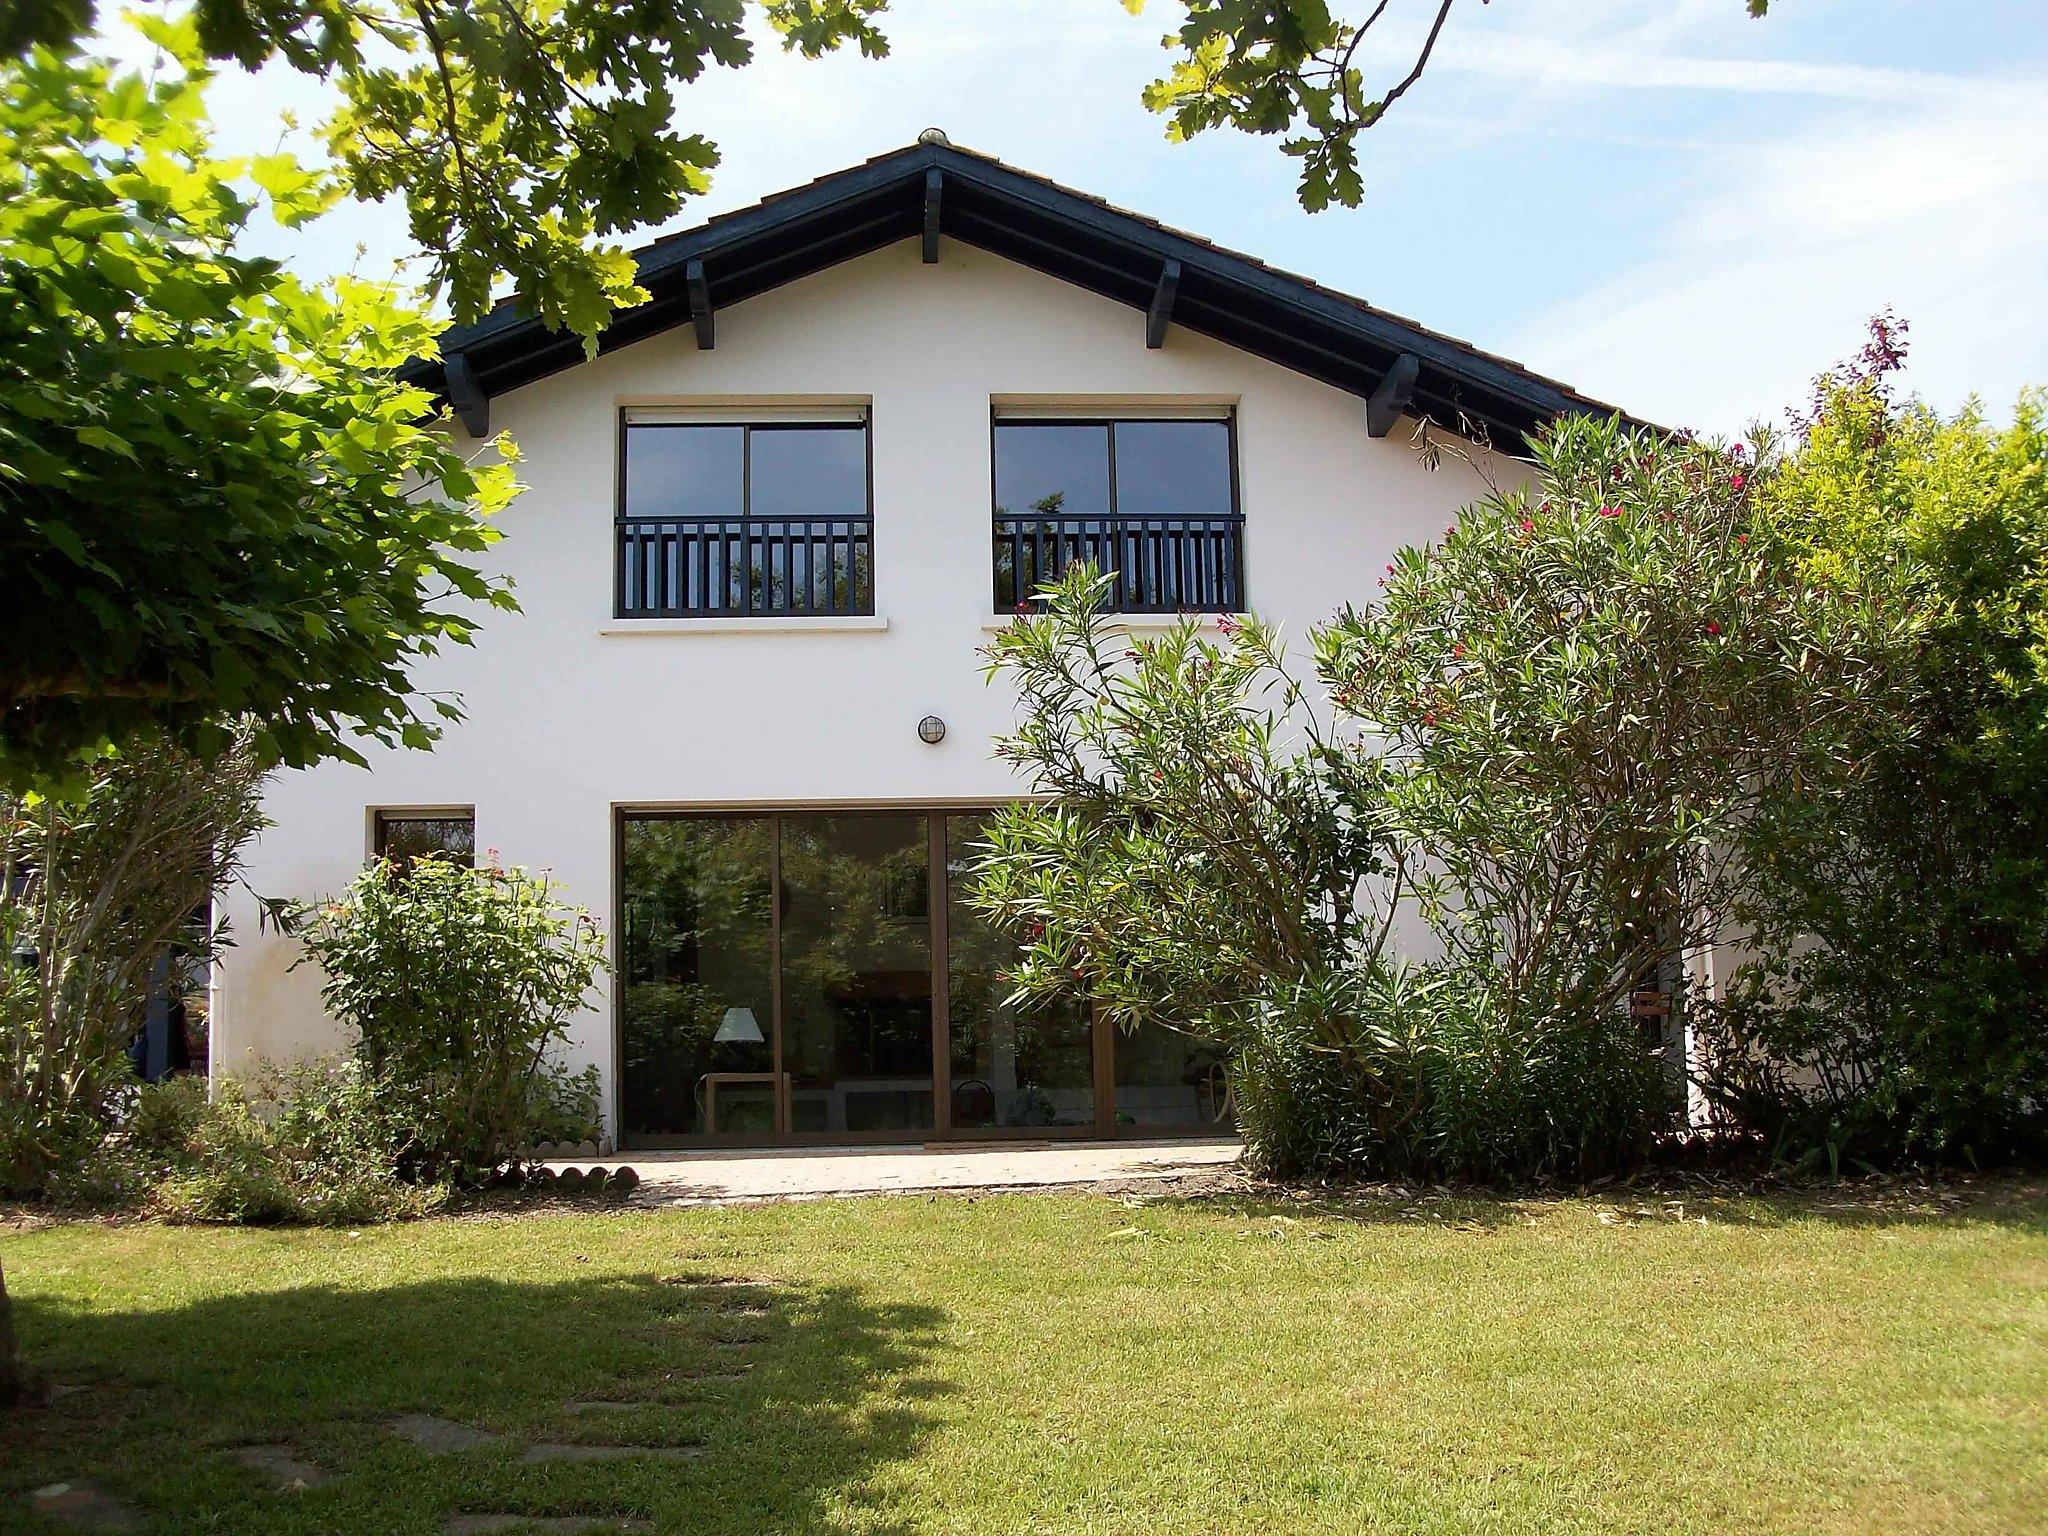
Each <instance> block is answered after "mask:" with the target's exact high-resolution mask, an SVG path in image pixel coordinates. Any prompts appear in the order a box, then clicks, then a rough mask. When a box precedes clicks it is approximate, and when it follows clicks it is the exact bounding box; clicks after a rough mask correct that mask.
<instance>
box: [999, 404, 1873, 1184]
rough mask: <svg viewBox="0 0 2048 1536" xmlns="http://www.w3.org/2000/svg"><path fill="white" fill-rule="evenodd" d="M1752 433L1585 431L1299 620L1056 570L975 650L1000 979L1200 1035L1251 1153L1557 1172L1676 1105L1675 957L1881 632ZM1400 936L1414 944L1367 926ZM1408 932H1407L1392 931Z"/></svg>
mask: <svg viewBox="0 0 2048 1536" xmlns="http://www.w3.org/2000/svg"><path fill="white" fill-rule="evenodd" d="M1773 472H1774V471H1773V469H1772V468H1771V467H1770V466H1763V467H1759V466H1757V465H1755V464H1752V463H1750V462H1749V461H1748V460H1747V458H1746V457H1743V456H1738V455H1736V454H1735V453H1733V452H1732V451H1730V450H1726V449H1723V448H1721V447H1718V446H1715V445H1709V444H1701V443H1696V442H1691V441H1688V440H1684V439H1679V438H1674V437H1672V436H1670V435H1667V434H1662V433H1657V432H1653V431H1649V430H1645V429H1639V428H1635V427H1632V426H1629V425H1627V424H1626V423H1623V422H1620V421H1613V420H1606V421H1603V420H1593V419H1571V420H1566V421H1562V422H1560V423H1558V424H1556V425H1555V426H1554V427H1552V428H1551V429H1549V430H1548V431H1546V432H1545V433H1544V434H1543V435H1542V437H1541V438H1540V439H1539V440H1538V442H1537V443H1536V444H1535V447H1534V473H1533V476H1532V479H1531V482H1530V483H1529V484H1528V485H1526V486H1516V487H1509V488H1503V489H1499V490H1496V491H1495V492H1494V493H1493V494H1491V495H1489V496H1487V497H1486V498H1484V499H1483V500H1482V501H1480V502H1478V503H1476V504H1474V505H1473V506H1471V507H1468V508H1467V509H1466V510H1465V511H1464V512H1463V513H1462V514H1461V515H1460V516H1459V518H1458V520H1457V521H1456V523H1455V524H1454V525H1453V526H1452V527H1451V528H1449V529H1448V530H1446V532H1445V534H1444V536H1443V538H1442V539H1441V540H1440V541H1438V542H1436V543H1434V544H1431V545H1428V546H1422V547H1416V548H1411V549H1406V550H1403V551H1402V552H1401V553H1400V554H1399V555H1398V556H1397V558H1396V560H1395V562H1394V563H1393V564H1392V565H1390V566H1389V567H1388V570H1387V577H1386V580H1385V582H1384V584H1383V586H1384V591H1383V593H1382V595H1381V596H1380V597H1379V598H1378V599H1377V600H1376V601H1375V602H1373V603H1371V604H1369V605H1365V606H1362V607H1359V608H1355V609H1352V610H1348V611H1346V612H1344V613H1342V614H1339V615H1338V616H1337V617H1336V618H1335V619H1333V620H1332V621H1331V622H1329V623H1328V624H1326V625H1323V626H1321V627H1319V628H1318V629H1317V630H1315V631H1314V632H1313V633H1312V634H1311V635H1310V637H1309V647H1308V649H1309V651H1310V653H1311V654H1312V655H1313V657H1314V664H1315V673H1314V681H1313V684H1304V683H1302V682H1300V681H1298V680H1297V679H1296V677H1295V675H1294V673H1293V672H1292V671H1291V670H1290V662H1289V660H1288V658H1287V656H1286V655H1285V653H1284V650H1283V647H1282V644H1281V642H1280V639H1279V637H1278V636H1277V635H1276V634H1275V633H1274V632H1273V631H1272V630H1271V629H1269V628H1268V627H1267V626H1265V625H1264V624H1262V623H1260V622H1259V621H1258V620H1256V619H1252V618H1246V619H1242V620H1238V619H1230V618H1226V619H1225V620H1223V621H1222V623H1221V626H1220V632H1215V633H1212V632H1210V631H1206V630H1204V629H1202V628H1201V627H1199V626H1198V625H1197V624H1196V623H1195V622H1193V621H1187V622H1183V623H1182V624H1181V625H1180V626H1179V627H1177V628H1176V629H1174V630H1172V631H1171V632H1169V633H1168V634H1166V635H1164V636H1160V637H1157V638H1144V639H1132V640H1128V641H1127V640H1124V639H1121V638H1117V637H1115V636H1114V635H1113V633H1112V632H1111V630H1110V629H1109V628H1108V627H1107V626H1106V625H1105V622H1104V616H1103V614H1102V613H1101V612H1100V603H1101V601H1102V599H1103V596H1104V594H1105V592H1106V590H1107V583H1106V581H1105V579H1104V578H1103V577H1102V576H1101V575H1099V574H1098V573H1094V572H1091V571H1087V570H1085V569H1080V570H1075V571H1071V572H1069V573H1068V574H1067V575H1066V577H1064V578H1063V579H1062V580H1061V581H1060V582H1059V583H1057V584H1056V585H1055V586H1053V587H1051V588H1048V589H1047V590H1046V591H1045V592H1044V594H1043V595H1042V596H1043V611H1042V612H1041V613H1039V614H1037V615H1025V616H1020V617H1019V618H1018V619H1017V621H1016V622H1015V623H1014V624H1012V625H1011V626H1010V627H1009V628H1008V629H1007V630H1006V631H1005V632H1004V633H1003V634H1002V635H1001V636H1000V637H998V639H997V640H995V641H994V642H993V643H992V645H991V647H990V651H989V657H990V670H991V673H992V674H1001V675H1003V676H1006V677H1008V678H1010V679H1012V680H1013V681H1014V682H1015V684H1016V686H1017V689H1018V693H1019V699H1020V720H1019V724H1018V727H1017V729H1016V731H1015V733H1014V734H1012V735H1011V736H1009V737H1008V738H1006V739H1005V740H1004V741H1003V742H1002V743H1001V745H1000V750H1001V751H1002V752H1003V754H1004V755H1005V756H1007V757H1008V758H1010V759H1011V760H1012V761H1014V762H1016V763H1017V764H1018V765H1019V766H1020V767H1021V768H1022V769H1023V771H1024V773H1025V775H1026V776H1027V778H1028V779H1029V781H1030V784H1031V787H1032V788H1033V789H1034V790H1036V791H1039V792H1040V793H1042V794H1044V795H1045V796H1046V797H1047V798H1046V799H1045V800H1043V801H1039V802H1033V803H1026V804H1020V805H1017V806H1014V807H1012V808H1010V809H1009V810H1007V811H1005V812H1004V813H1002V814H1001V815H1000V816H998V817H997V818H996V819H995V820H994V822H993V823H992V826H991V831H990V836H989V843H988V848H987V852H986V856H985V857H984V859H983V860H982V862H981V867H980V876H979V881H978V886H977V896H976V900H977V901H978V903H979V904H980V906H981V907H982V909H983V910H984V911H985V912H986V913H987V914H989V915H990V916H991V917H992V918H993V919H994V920H996V921H997V922H999V923H1001V924H1003V925H1005V926H1007V927H1008V928H1010V929H1011V930H1012V931H1014V932H1015V933H1016V934H1017V935H1018V937H1019V938H1020V939H1021V940H1022V942H1023V946H1024V948H1023V955H1022V960H1021V962H1020V964H1019V967H1018V970H1017V973H1016V985H1017V988H1018V991H1019V992H1020V994H1023V995H1025V996H1028V997H1033V998H1038V999H1041V1000H1043V999H1050V998H1051V997H1054V996H1059V995H1071V994H1076V993H1079V994H1082V995H1086V996H1088V997H1090V998H1092V999H1093V1000H1094V1001H1095V1003H1096V1005H1097V1006H1098V1007H1101V1008H1104V1009H1106V1010H1107V1011H1108V1012H1109V1014H1110V1016H1111V1017H1112V1018H1114V1019H1116V1020H1117V1021H1118V1022H1120V1023H1124V1024H1135V1023H1139V1022H1149V1023H1155V1024H1163V1025H1166V1026H1168V1027H1172V1028H1177V1029H1183V1030H1186V1031H1189V1032H1191V1033H1195V1034H1198V1035H1201V1036H1204V1037H1206V1038H1209V1039H1213V1040H1215V1041H1217V1042H1218V1043H1220V1044H1221V1045H1222V1046H1223V1048H1224V1049H1225V1050H1226V1052H1227V1053H1228V1054H1229V1057H1230V1060H1231V1070H1232V1071H1233V1072H1234V1074H1235V1076H1236V1082H1237V1089H1238V1101H1239V1104H1240V1107H1241V1121H1242V1124H1243V1127H1244V1130H1245V1132H1246V1137H1247V1141H1248V1144H1249V1146H1250V1148H1251V1151H1252V1154H1253V1157H1254V1159H1255V1160H1256V1161H1257V1162H1259V1163H1260V1164H1262V1165H1263V1166H1265V1167H1266V1168H1268V1169H1269V1170H1272V1171H1276V1172H1302V1171H1314V1172H1328V1171H1344V1172H1359V1173H1393V1174H1401V1175H1421V1176H1442V1175H1459V1176H1467V1177H1485V1178H1493V1177H1523V1176H1531V1175H1562V1176H1573V1177H1582V1176H1586V1175H1589V1174H1594V1173H1599V1172H1605V1171H1611V1170H1613V1169H1615V1168H1618V1167H1623V1166H1627V1165H1629V1164H1631V1163H1633V1162H1635V1161H1638V1160H1640V1159H1641V1158H1642V1157H1643V1156H1644V1155H1645V1154H1646V1153H1647V1152H1648V1151H1649V1149H1650V1147H1651V1145H1652V1144H1653V1142H1654V1141H1655V1140H1656V1138H1657V1137H1658V1136H1660V1135H1662V1134H1664V1133H1666V1132H1668V1131H1670V1130H1672V1129H1674V1128H1675V1124H1676V1121H1675V1112H1676V1108H1677V1104H1678V1093H1679V1089H1680V1086H1681V1084H1682V1081H1683V1063H1682V1062H1681V1061H1679V1060H1678V1059H1677V1051H1676V1046H1675V1041H1674V1039H1673V1037H1672V1036H1671V1035H1670V1034H1669V1033H1668V1032H1667V1031H1663V1030H1657V1029H1650V1028H1646V1027H1644V1026H1643V1025H1642V1024H1640V1023H1638V1022H1637V1020H1636V1019H1635V1018H1634V1017H1632V1014H1631V1002H1632V999H1633V997H1634V996H1635V994H1637V993H1638V992H1639V991H1641V990H1644V989H1649V990H1651V991H1654V992H1656V993H1657V994H1658V995H1659V996H1660V997H1664V998H1670V999H1673V1000H1674V1006H1675V1005H1676V1002H1677V1001H1678V1000H1682V994H1683V991H1684V976H1685V973H1686V966H1685V962H1686V960H1687V957H1688V956H1690V955H1692V954H1694V953H1696V952H1698V951H1699V950H1700V949H1701V948H1702V947H1703V946H1704V945H1705V944H1707V943H1708V942H1710V941H1711V940H1712V938H1713V937H1714V936H1715V931H1716V926H1717V923H1718V920H1719V919H1718V918H1717V916H1716V914H1725V913H1727V912H1730V911H1732V910H1735V909H1736V908H1738V907H1740V906H1742V905H1743V904H1744V903H1745V902H1746V901H1747V900H1748V898H1749V897H1750V896H1751V895H1752V894H1753V891H1754V886H1755V881H1756V864H1755V861H1754V860H1753V859H1751V858H1749V857H1746V856H1745V850H1750V849H1754V848H1758V847H1764V846H1777V845H1780V844H1788V843H1790V842H1792V841H1793V840H1796V839H1798V838H1800V837H1802V836H1811V835H1813V831H1812V829H1813V827H1814V824H1815V821H1816V818H1817V817H1819V816H1820V815H1821V814H1823V813H1824V812H1825V810H1826V809H1827V808H1829V807H1831V806H1833V805H1834V804H1836V803H1837V801H1838V800H1839V798H1840V797H1841V796H1842V795H1844V794H1845V793H1847V792H1848V790H1849V788H1850V787H1851V786H1853V785H1854V784H1855V783H1857V782H1858V781H1859V779H1860V778H1861V776H1862V775H1863V774H1865V773H1866V772H1867V771H1868V769H1869V764H1870V761H1871V759H1872V757H1873V755H1874V754H1875V752H1876V751H1877V749H1878V747H1879V745H1880V744H1881V743H1882V742H1883V741H1884V740H1885V739H1886V737H1885V733H1884V732H1883V731H1880V730H1874V729H1871V728H1870V727H1869V723H1868V722H1869V721H1870V719H1872V718H1873V717H1875V718H1878V719H1884V718H1888V711H1889V709H1890V706H1891V700H1892V698H1893V695H1894V692H1895V686H1896V684H1895V678H1896V673H1897V669H1898V666H1899V657H1900V654H1901V652H1902V650H1903V648H1904V647H1905V646H1906V645H1908V644H1909V643H1910V626H1909V625H1907V624H1906V623H1904V622H1903V621H1902V620H1900V619H1898V618H1897V617H1896V616H1893V615H1890V614H1888V613H1887V612H1885V611H1884V609H1883V607H1882V605H1881V604H1879V603H1877V602H1874V601H1873V600H1872V597H1871V594H1870V593H1869V592H1867V591H1866V590H1864V588H1863V587H1862V586H1861V585H1859V583H1857V582H1856V581H1853V580H1842V581H1838V582H1835V583H1832V584H1825V585H1821V584H1812V583H1808V582H1805V581H1803V580H1801V579H1798V573H1797V570H1796V561H1797V558H1798V555H1799V551H1798V548H1797V546H1796V545H1795V544H1794V543H1793V542H1792V541H1791V540H1789V539H1788V538H1787V537H1786V536H1784V535H1783V533H1782V532H1781V531H1780V530H1779V528H1778V527H1777V526H1776V525H1775V524H1774V523H1773V522H1772V521H1771V520H1770V519H1769V518H1768V517H1766V516H1765V515H1764V511H1763V503H1762V498H1761V495H1760V486H1759V483H1758V482H1759V480H1760V479H1761V478H1767V477H1768V475H1769V474H1770V473H1773ZM1404 925H1405V926H1406V927H1407V928H1408V929H1409V930H1410V935H1411V939H1410V942H1409V944H1408V945H1407V946H1406V948H1407V951H1408V952H1407V953H1405V954H1403V953H1402V952H1401V950H1402V948H1403V946H1402V945H1398V944H1396V943H1395V942H1394V940H1395V936H1396V935H1397V933H1400V932H1401V931H1402V930H1403V927H1404ZM1416 930H1419V933H1418V932H1416Z"/></svg>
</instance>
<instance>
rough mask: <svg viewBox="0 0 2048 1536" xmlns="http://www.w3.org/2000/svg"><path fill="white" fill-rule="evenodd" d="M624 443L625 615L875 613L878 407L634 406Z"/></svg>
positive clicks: (621, 567)
mask: <svg viewBox="0 0 2048 1536" xmlns="http://www.w3.org/2000/svg"><path fill="white" fill-rule="evenodd" d="M621 443H622V448H621V451H622V453H623V456H624V463H623V467H622V472H621V474H620V476H619V515H618V568H617V576H618V615H619V617H621V618H686V617H713V616H726V617H744V616H757V615H758V616H766V615H784V616H808V615H830V614H865V613H873V612H874V611H875V589H874V516H873V507H872V505H871V502H870V497H869V484H868V482H869V477H868V424H867V418H866V415H865V413H858V414H855V413H846V414H841V415H838V416H832V417H819V416H807V417H804V418H801V419H791V420H779V421H777V420H758V421H755V420H748V421H742V420H737V419H719V420H704V419H695V420H683V419H677V418H672V417H671V418H662V417H659V416H641V415H638V414H629V415H628V416H627V417H626V420H625V423H624V430H623V432H622V434H621Z"/></svg>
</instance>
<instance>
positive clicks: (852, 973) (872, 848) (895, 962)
mask: <svg viewBox="0 0 2048 1536" xmlns="http://www.w3.org/2000/svg"><path fill="white" fill-rule="evenodd" d="M781 900H782V1010H783V1019H782V1067H783V1070H784V1071H785V1072H787V1073H788V1074H789V1089H788V1091H789V1123H790V1128H791V1129H792V1130H795V1131H834V1132H857V1131H905V1130H924V1129H927V1128H929V1127H930V1125H931V1123H932V942H931V845H930V842H929V840H928V838H927V834H926V827H925V819H924V817H922V816H907V815H900V814H893V813H884V812H875V813H862V812H848V813H840V814H831V815H791V816H784V817H783V818H782V897H781Z"/></svg>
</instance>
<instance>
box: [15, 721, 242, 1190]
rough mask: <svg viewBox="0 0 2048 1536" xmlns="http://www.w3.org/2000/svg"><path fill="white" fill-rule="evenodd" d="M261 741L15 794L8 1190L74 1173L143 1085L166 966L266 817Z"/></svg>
mask: <svg viewBox="0 0 2048 1536" xmlns="http://www.w3.org/2000/svg"><path fill="white" fill-rule="evenodd" d="M260 779H261V772H260V770H259V767H258V764H257V760H256V758H255V755H254V753H253V752H252V751H251V750H250V749H249V746H248V743H247V741H246V739H242V740H238V741H237V742H236V744H235V745H233V746H232V747H231V748H230V749H229V750H227V751H226V752H224V753H222V754H221V755H220V756H219V757H217V758H215V759H212V760H210V761H203V760H201V759H199V758H196V757H194V756H192V755H191V754H190V753H188V752H185V751H183V750H180V749H178V748H176V747H173V746H170V745H168V744H167V743H165V742H162V741H155V740H141V741H136V742H133V743H131V744H129V746H128V747H127V748H126V749H125V750H124V751H123V753H122V755H120V756H119V757H113V758H107V759H104V760H101V761H99V762H98V763H96V764H94V766H93V767H92V768H91V769H90V771H88V772H86V773H85V775H84V782H83V784H82V785H81V786H79V787H78V789H77V792H76V793H69V794H40V793H37V794H30V793H8V792H0V1194H10V1195H34V1194H37V1193H40V1192H41V1191H42V1189H43V1188H44V1187H45V1186H46V1185H47V1184H48V1182H49V1181H50V1180H51V1179H52V1178H61V1177H63V1176H65V1175H66V1174H67V1173H70V1172H72V1171H75V1170H76V1169H77V1168H78V1167H79V1165H80V1163H81V1162H82V1160H83V1159H84V1158H85V1157H87V1156H88V1155H89V1154H90V1152H91V1150H92V1148H93V1147H94V1145H95V1144H96V1143H97V1142H98V1140H99V1138H100V1136H101V1135H102V1134H103V1133H104V1131H105V1127H106V1121H107V1111H108V1106H109V1102H110V1100H111V1099H112V1098H113V1097H114V1096H115V1095H117V1094H118V1093H119V1092H120V1090H121V1089H122V1087H123V1085H124V1084H128V1083H132V1081H133V1074H132V1072H131V1071H130V1068H129V1064H128V1058H127V1054H126V1048H127V1045H128V1042H129V1040H130V1039H132V1038H133V1037H134V1034H135V1031H136V1029H137V1028H138V1027H139V1026H140V1024H141V1021H142V1010H143V1002H144V999H145V998H146V997H147V995H148V991H149V984H150V976H151V974H152V972H153V971H154V970H155V968H156V966H157V963H158V962H159V961H160V960H161V959H162V958H163V957H164V955H165V954H166V953H167V952H169V951H170V950H171V949H172V948H173V947H174V946H179V947H182V948H184V949H185V950H186V951H187V953H188V954H191V955H193V956H195V957H202V956H204V955H205V953H206V952H207V951H208V949H209V948H210V947H211V945H212V942H213V941H214V938H215V935H213V934H210V933H197V934H195V933H194V932H193V931H192V928H193V925H192V921H191V918H192V912H193V909H194V908H195V907H201V906H202V905H203V903H204V902H205V901H206V898H207V894H208V892H209V891H211V890H213V889H214V888H216V887H217V886H218V885H220V884H221V883H222V882H224V881H227V880H230V879H232V878H233V876H234V873H235V869H236V867H237V861H238V858H239V853H240V849H241V847H242V845H243V844H244V843H245V842H246V841H247V840H248V839H249V837H250V836H251V835H253V833H254V832H255V831H256V829H257V828H258V827H259V826H260V825H261V824H262V818H261V815H260V813H259V811H258V808H257V785H258V783H259V781H260Z"/></svg>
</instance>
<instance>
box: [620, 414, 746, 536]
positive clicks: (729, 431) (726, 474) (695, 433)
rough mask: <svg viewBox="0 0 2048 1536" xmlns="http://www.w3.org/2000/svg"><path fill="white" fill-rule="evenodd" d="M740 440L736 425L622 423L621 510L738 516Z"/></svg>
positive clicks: (659, 514) (638, 514) (658, 514)
mask: <svg viewBox="0 0 2048 1536" xmlns="http://www.w3.org/2000/svg"><path fill="white" fill-rule="evenodd" d="M744 440H745V430H744V429H743V428H740V427H664V426H638V427H628V428H626V515H627V516H628V517H738V516H739V515H740V512H741V510H742V501H743V487H742V477H743V475H744V473H745V454H744V449H743V446H742V445H743V443H744Z"/></svg>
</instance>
